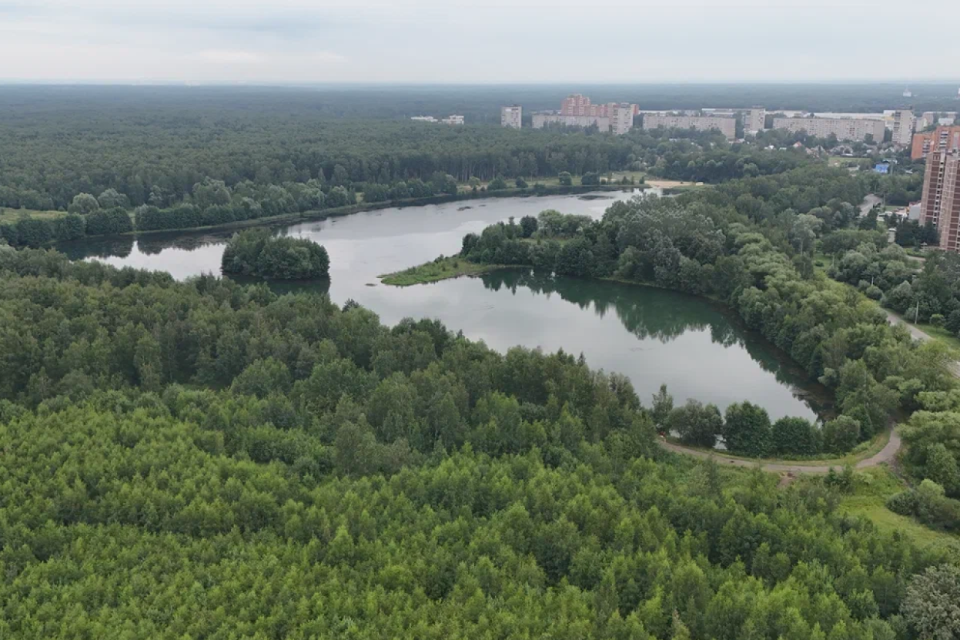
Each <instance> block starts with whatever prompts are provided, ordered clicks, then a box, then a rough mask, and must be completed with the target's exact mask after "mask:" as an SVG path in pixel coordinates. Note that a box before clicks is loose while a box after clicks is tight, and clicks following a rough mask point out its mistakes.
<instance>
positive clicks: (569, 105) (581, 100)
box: [560, 93, 594, 116]
mask: <svg viewBox="0 0 960 640" xmlns="http://www.w3.org/2000/svg"><path fill="white" fill-rule="evenodd" d="M590 106H591V105H590V98H588V97H586V96H585V95H582V94H579V93H574V94H572V95H569V96H567V97H566V98H564V99H563V100H562V101H561V102H560V115H562V116H589V115H594V114H592V113H590Z"/></svg>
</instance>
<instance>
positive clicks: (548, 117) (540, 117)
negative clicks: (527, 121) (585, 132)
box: [533, 113, 633, 131]
mask: <svg viewBox="0 0 960 640" xmlns="http://www.w3.org/2000/svg"><path fill="white" fill-rule="evenodd" d="M630 117H631V118H633V116H630ZM548 124H562V125H563V126H565V127H592V126H593V125H596V126H597V128H598V129H600V131H609V130H610V118H608V117H606V116H603V117H601V116H565V115H561V114H557V113H535V114H533V128H534V129H542V128H544V127H545V126H547V125H548Z"/></svg>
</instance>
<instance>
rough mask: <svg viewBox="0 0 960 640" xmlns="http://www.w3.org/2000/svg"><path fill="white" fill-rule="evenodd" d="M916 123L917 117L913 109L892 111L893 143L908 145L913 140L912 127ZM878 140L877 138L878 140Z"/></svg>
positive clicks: (902, 145)
mask: <svg viewBox="0 0 960 640" xmlns="http://www.w3.org/2000/svg"><path fill="white" fill-rule="evenodd" d="M916 124H917V119H916V117H915V116H914V115H913V111H910V110H909V109H907V110H900V111H894V112H893V144H896V145H900V146H901V147H909V146H910V142H911V141H912V140H913V128H914V127H915V126H916ZM878 142H879V140H878Z"/></svg>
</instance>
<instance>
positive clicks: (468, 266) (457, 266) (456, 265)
mask: <svg viewBox="0 0 960 640" xmlns="http://www.w3.org/2000/svg"><path fill="white" fill-rule="evenodd" d="M502 268H503V266H502V265H494V264H477V263H475V262H468V261H466V260H464V259H463V258H461V257H459V256H451V257H449V258H444V257H440V258H437V259H436V260H434V261H433V262H428V263H426V264H421V265H417V266H416V267H410V268H409V269H405V270H403V271H397V272H396V273H388V274H384V275H382V276H379V278H380V281H381V282H383V284H389V285H393V286H395V287H409V286H411V285H415V284H426V283H429V282H439V281H441V280H449V279H450V278H459V277H461V276H477V275H480V274H482V273H489V272H490V271H494V270H496V269H502Z"/></svg>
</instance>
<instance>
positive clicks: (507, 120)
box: [500, 105, 523, 129]
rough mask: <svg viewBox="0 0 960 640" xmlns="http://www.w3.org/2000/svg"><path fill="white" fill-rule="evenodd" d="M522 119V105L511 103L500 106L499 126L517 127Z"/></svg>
mask: <svg viewBox="0 0 960 640" xmlns="http://www.w3.org/2000/svg"><path fill="white" fill-rule="evenodd" d="M522 121H523V107H521V106H519V105H513V106H512V107H500V126H501V127H512V128H514V129H519V128H520V124H521V122H522Z"/></svg>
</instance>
